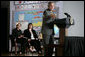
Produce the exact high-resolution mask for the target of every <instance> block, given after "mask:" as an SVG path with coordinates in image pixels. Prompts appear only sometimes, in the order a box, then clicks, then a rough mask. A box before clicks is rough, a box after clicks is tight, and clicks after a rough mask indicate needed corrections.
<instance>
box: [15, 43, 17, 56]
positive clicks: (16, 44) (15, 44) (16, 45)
mask: <svg viewBox="0 0 85 57" xmlns="http://www.w3.org/2000/svg"><path fill="white" fill-rule="evenodd" d="M15 54H16V55H17V43H15Z"/></svg>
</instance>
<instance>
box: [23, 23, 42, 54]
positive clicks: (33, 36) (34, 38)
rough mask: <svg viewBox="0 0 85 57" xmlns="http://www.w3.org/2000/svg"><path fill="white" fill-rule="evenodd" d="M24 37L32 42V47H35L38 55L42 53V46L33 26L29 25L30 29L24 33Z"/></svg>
mask: <svg viewBox="0 0 85 57" xmlns="http://www.w3.org/2000/svg"><path fill="white" fill-rule="evenodd" d="M24 37H27V38H28V41H30V44H31V46H34V48H35V49H36V51H37V52H38V53H41V52H42V51H41V44H40V42H39V40H38V36H37V34H36V31H35V30H34V29H33V24H32V23H29V24H28V29H26V30H25V31H24Z"/></svg>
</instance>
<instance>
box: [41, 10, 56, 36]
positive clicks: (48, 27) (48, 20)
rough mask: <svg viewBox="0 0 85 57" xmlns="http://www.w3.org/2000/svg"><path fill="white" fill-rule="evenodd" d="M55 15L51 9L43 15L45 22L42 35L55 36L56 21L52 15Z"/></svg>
mask: <svg viewBox="0 0 85 57" xmlns="http://www.w3.org/2000/svg"><path fill="white" fill-rule="evenodd" d="M51 13H53V12H52V11H50V10H49V9H46V10H45V11H44V13H43V22H42V30H41V31H42V34H45V35H54V23H53V22H54V20H55V19H53V18H52V17H51V16H50V14H51Z"/></svg>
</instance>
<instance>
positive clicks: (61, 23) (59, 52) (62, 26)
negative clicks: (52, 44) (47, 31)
mask: <svg viewBox="0 0 85 57" xmlns="http://www.w3.org/2000/svg"><path fill="white" fill-rule="evenodd" d="M54 24H56V26H58V28H59V44H58V45H57V46H56V50H55V53H56V54H55V56H63V55H64V54H63V49H64V38H65V36H66V31H65V30H66V29H68V28H69V27H70V26H71V25H74V20H73V19H72V20H71V17H70V16H67V18H62V19H56V20H55V21H54Z"/></svg>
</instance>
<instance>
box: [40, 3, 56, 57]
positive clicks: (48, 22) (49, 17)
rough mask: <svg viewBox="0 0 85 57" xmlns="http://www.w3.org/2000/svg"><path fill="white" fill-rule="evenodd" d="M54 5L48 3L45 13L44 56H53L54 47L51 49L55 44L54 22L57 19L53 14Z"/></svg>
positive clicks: (43, 32) (43, 31)
mask: <svg viewBox="0 0 85 57" xmlns="http://www.w3.org/2000/svg"><path fill="white" fill-rule="evenodd" d="M53 9H54V3H53V2H49V3H48V9H46V10H45V11H44V13H43V23H42V30H41V31H42V35H43V41H44V55H45V56H52V54H53V47H50V46H51V45H52V44H53V36H54V23H53V22H54V20H55V18H56V16H55V14H54V13H53Z"/></svg>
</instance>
